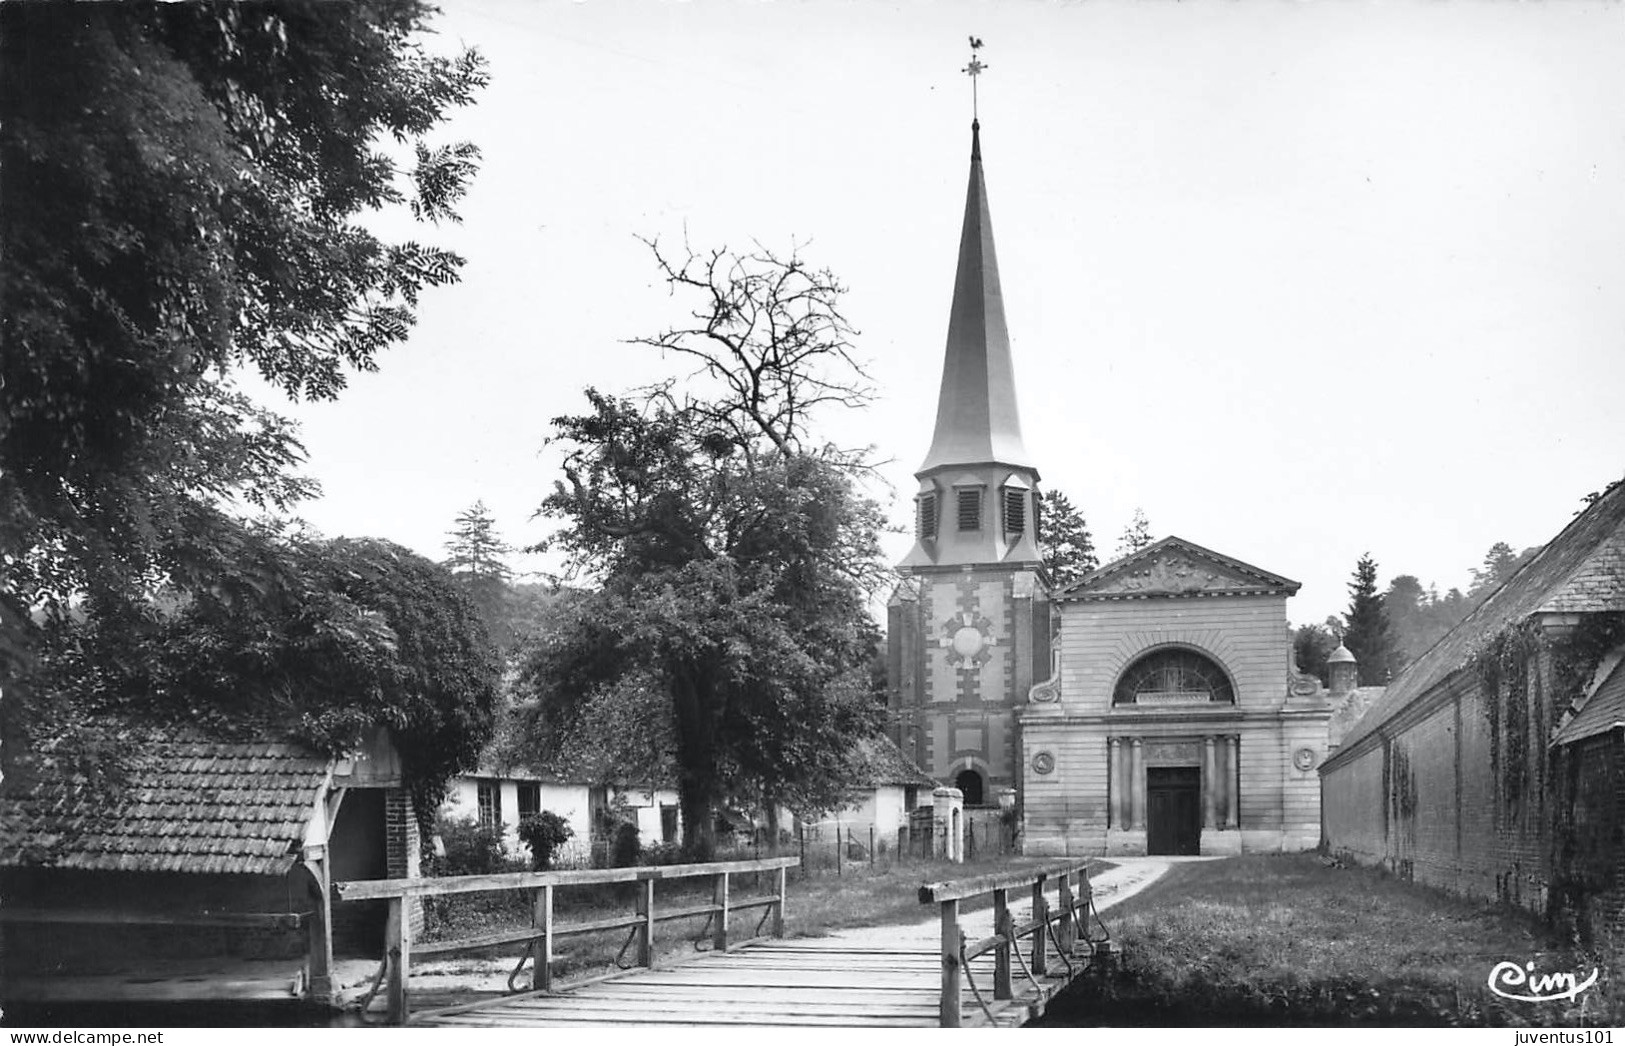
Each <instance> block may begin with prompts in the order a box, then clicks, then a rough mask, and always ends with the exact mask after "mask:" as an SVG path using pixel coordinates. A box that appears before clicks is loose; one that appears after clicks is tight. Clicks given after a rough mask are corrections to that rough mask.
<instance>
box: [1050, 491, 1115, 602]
mask: <svg viewBox="0 0 1625 1046" xmlns="http://www.w3.org/2000/svg"><path fill="white" fill-rule="evenodd" d="M1042 497H1043V500H1042V501H1041V502H1040V507H1041V511H1040V512H1039V514H1038V522H1039V532H1038V548H1039V551H1040V553H1042V555H1043V557H1044V567H1045V569H1046V570H1047V571H1048V573H1049V579H1050V584H1051V585H1053V586H1054V587H1055V588H1056V589H1061V588H1065V587H1066V586H1067V585H1070V584H1071V583H1072V582H1074V581H1076V580H1078V579H1079V578H1081V577H1083V576H1084V575H1085V574H1087V573H1089V572H1090V571H1092V570H1094V569H1095V568H1096V567H1098V566H1100V560H1099V558H1098V557H1096V555H1095V541H1094V538H1093V537H1092V536H1091V535H1090V533H1089V524H1088V523H1086V522H1085V521H1084V518H1083V513H1082V512H1080V511H1078V509H1077V508H1076V507H1075V506H1074V505H1073V504H1072V500H1071V499H1070V498H1068V497H1067V496H1066V495H1065V494H1062V493H1061V492H1060V491H1058V490H1046V491H1044V493H1043V495H1042Z"/></svg>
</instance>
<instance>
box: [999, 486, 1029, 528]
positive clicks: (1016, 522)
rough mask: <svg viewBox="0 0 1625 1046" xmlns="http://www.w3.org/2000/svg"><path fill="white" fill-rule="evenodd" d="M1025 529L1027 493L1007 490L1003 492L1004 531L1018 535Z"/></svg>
mask: <svg viewBox="0 0 1625 1046" xmlns="http://www.w3.org/2000/svg"><path fill="white" fill-rule="evenodd" d="M1026 529H1027V492H1026V491H1025V490H1014V489H1007V490H1005V492H1004V531H1005V533H1006V534H1020V533H1022V532H1023V531H1025V530H1026Z"/></svg>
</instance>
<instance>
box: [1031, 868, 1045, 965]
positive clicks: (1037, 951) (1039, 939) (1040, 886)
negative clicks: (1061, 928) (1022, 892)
mask: <svg viewBox="0 0 1625 1046" xmlns="http://www.w3.org/2000/svg"><path fill="white" fill-rule="evenodd" d="M1033 919H1034V920H1035V921H1036V922H1037V923H1038V929H1037V931H1035V932H1034V934H1033V962H1032V967H1033V976H1035V977H1042V976H1043V975H1044V973H1045V961H1044V950H1045V948H1046V947H1047V944H1048V940H1047V939H1048V937H1049V903H1048V902H1047V901H1046V900H1045V899H1044V874H1043V873H1042V872H1040V873H1039V874H1038V878H1037V879H1035V880H1033Z"/></svg>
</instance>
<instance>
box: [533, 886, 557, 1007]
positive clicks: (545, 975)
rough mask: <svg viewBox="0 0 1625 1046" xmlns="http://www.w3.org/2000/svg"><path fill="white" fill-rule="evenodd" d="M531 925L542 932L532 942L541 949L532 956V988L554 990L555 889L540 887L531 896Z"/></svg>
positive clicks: (541, 990)
mask: <svg viewBox="0 0 1625 1046" xmlns="http://www.w3.org/2000/svg"><path fill="white" fill-rule="evenodd" d="M530 925H531V926H533V927H535V928H536V929H539V930H541V931H542V936H541V937H540V938H539V939H537V940H534V941H532V942H531V948H532V949H539V951H535V953H534V954H533V955H532V956H531V967H530V986H531V989H532V990H534V991H539V992H546V991H552V990H553V887H551V886H538V887H537V888H536V891H535V892H534V893H532V894H531V895H530Z"/></svg>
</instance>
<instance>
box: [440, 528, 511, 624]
mask: <svg viewBox="0 0 1625 1046" xmlns="http://www.w3.org/2000/svg"><path fill="white" fill-rule="evenodd" d="M447 537H448V538H450V540H449V541H447V542H446V551H447V552H449V553H451V555H449V556H448V557H447V558H446V560H445V566H446V569H447V570H450V571H451V574H452V577H454V578H455V579H456V580H457V583H458V585H459V586H460V587H461V588H462V589H463V591H464V592H465V593H466V594H467V595H468V598H469V599H470V600H471V601H473V603H474V606H475V607H476V608H478V610H479V612H480V619H481V620H482V621H484V622H485V628H486V631H487V632H488V633H490V635H491V640H492V642H494V643H495V644H496V645H497V649H499V650H502V651H507V650H509V649H510V648H512V646H513V644H514V640H515V632H514V629H513V627H512V623H511V621H510V620H509V615H508V613H507V610H508V603H509V599H510V590H509V582H510V581H511V580H512V579H513V569H512V568H511V567H509V566H508V563H507V559H506V557H507V555H508V554H509V553H510V552H512V551H513V549H512V547H511V546H510V545H509V544H508V543H507V542H505V541H503V540H502V537H501V536H500V535H499V534H498V533H497V530H496V519H495V518H494V517H493V516H492V515H491V510H490V509H488V508H486V507H485V502H483V501H476V502H474V504H473V505H471V506H469V507H468V508H467V509H464V510H463V511H462V513H460V514H459V515H458V516H457V524H456V526H455V527H454V528H453V529H452V531H451V532H450V533H449V534H447Z"/></svg>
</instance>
